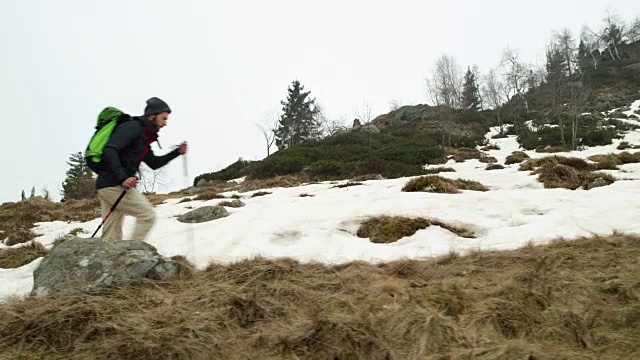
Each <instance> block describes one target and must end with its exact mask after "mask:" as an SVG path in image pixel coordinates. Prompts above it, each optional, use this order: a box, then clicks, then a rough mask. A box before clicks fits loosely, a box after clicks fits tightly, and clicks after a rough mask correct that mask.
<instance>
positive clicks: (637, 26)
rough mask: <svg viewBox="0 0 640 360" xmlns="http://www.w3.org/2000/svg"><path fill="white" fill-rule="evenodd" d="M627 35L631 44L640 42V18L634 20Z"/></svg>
mask: <svg viewBox="0 0 640 360" xmlns="http://www.w3.org/2000/svg"><path fill="white" fill-rule="evenodd" d="M625 35H626V36H627V40H629V42H636V41H640V17H637V16H636V18H635V19H633V21H632V22H631V24H629V28H628V29H627V32H626V33H625Z"/></svg>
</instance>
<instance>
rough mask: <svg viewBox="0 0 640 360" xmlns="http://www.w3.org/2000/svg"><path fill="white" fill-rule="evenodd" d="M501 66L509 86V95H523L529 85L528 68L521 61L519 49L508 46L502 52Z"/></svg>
mask: <svg viewBox="0 0 640 360" xmlns="http://www.w3.org/2000/svg"><path fill="white" fill-rule="evenodd" d="M500 66H501V67H502V69H503V75H504V76H505V78H506V80H507V85H508V86H509V96H510V97H511V96H522V94H523V93H524V91H525V89H526V87H527V76H528V70H527V67H526V66H525V64H524V63H523V62H521V61H520V55H519V53H518V50H515V49H512V48H511V47H510V46H507V47H506V48H505V49H504V50H503V52H502V60H501V61H500Z"/></svg>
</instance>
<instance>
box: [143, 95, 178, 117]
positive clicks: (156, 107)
mask: <svg viewBox="0 0 640 360" xmlns="http://www.w3.org/2000/svg"><path fill="white" fill-rule="evenodd" d="M161 112H168V113H170V112H171V109H170V108H169V105H167V103H166V102H164V101H162V100H160V99H158V98H157V97H152V98H150V99H148V100H147V107H145V108H144V116H151V115H156V114H159V113H161Z"/></svg>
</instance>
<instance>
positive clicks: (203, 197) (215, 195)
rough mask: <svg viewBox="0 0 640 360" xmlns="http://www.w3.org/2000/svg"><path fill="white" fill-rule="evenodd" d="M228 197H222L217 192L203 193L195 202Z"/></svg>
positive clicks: (195, 198) (197, 196) (196, 197)
mask: <svg viewBox="0 0 640 360" xmlns="http://www.w3.org/2000/svg"><path fill="white" fill-rule="evenodd" d="M226 198H227V197H226V196H224V195H221V194H220V193H218V192H217V191H215V190H209V191H203V192H201V193H199V194H198V195H196V196H195V197H194V198H193V200H205V201H206V200H214V199H226Z"/></svg>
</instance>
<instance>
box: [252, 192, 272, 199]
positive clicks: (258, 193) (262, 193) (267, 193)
mask: <svg viewBox="0 0 640 360" xmlns="http://www.w3.org/2000/svg"><path fill="white" fill-rule="evenodd" d="M270 194H272V193H270V192H268V191H257V192H254V193H253V194H251V197H252V198H254V197H258V196H265V195H270Z"/></svg>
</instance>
